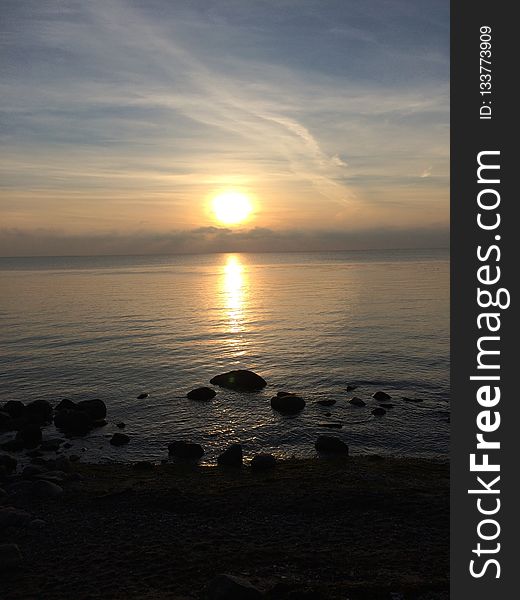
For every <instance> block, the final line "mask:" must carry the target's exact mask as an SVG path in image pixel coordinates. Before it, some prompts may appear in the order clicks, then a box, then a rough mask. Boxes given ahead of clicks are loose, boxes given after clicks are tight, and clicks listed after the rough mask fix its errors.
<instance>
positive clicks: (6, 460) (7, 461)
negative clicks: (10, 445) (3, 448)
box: [0, 454, 18, 473]
mask: <svg viewBox="0 0 520 600" xmlns="http://www.w3.org/2000/svg"><path fill="white" fill-rule="evenodd" d="M17 464H18V461H17V460H16V458H13V457H12V456H9V454H0V465H2V466H4V467H5V470H6V471H7V472H8V473H12V472H13V471H16V465H17Z"/></svg>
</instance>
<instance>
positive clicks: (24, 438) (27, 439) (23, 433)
mask: <svg viewBox="0 0 520 600" xmlns="http://www.w3.org/2000/svg"><path fill="white" fill-rule="evenodd" d="M16 439H17V440H18V441H20V442H22V444H23V447H24V448H28V449H32V448H36V447H37V446H39V445H40V444H41V443H42V430H41V429H40V428H39V426H38V425H27V427H24V428H23V429H20V431H18V433H17V434H16Z"/></svg>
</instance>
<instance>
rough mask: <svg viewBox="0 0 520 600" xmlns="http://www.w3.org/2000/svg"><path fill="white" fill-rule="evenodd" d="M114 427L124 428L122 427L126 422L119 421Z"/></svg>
mask: <svg viewBox="0 0 520 600" xmlns="http://www.w3.org/2000/svg"><path fill="white" fill-rule="evenodd" d="M116 427H117V428H118V429H124V428H125V427H126V423H123V422H122V421H121V423H118V424H117V425H116Z"/></svg>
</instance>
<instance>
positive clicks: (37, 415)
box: [25, 400, 53, 423]
mask: <svg viewBox="0 0 520 600" xmlns="http://www.w3.org/2000/svg"><path fill="white" fill-rule="evenodd" d="M25 408H26V413H27V418H28V419H29V420H30V421H31V422H33V423H51V422H52V412H53V410H52V406H51V404H50V402H47V400H34V402H29V404H28V405H27V406H26V407H25Z"/></svg>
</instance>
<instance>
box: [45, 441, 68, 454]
mask: <svg viewBox="0 0 520 600" xmlns="http://www.w3.org/2000/svg"><path fill="white" fill-rule="evenodd" d="M64 441H65V440H63V439H62V438H50V439H48V440H43V441H42V443H41V444H40V450H42V451H43V452H56V450H58V449H59V447H60V446H61V445H62V444H63V442H64Z"/></svg>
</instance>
